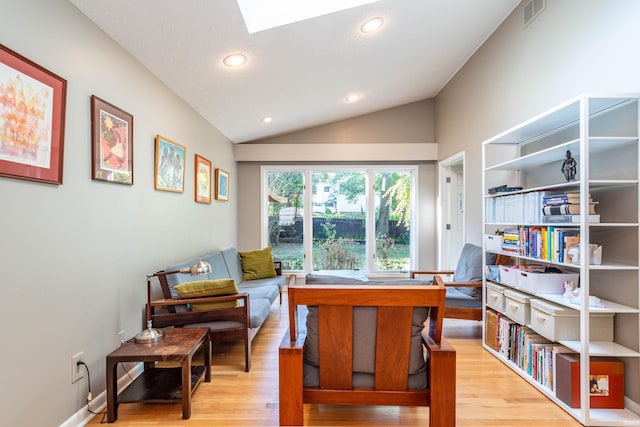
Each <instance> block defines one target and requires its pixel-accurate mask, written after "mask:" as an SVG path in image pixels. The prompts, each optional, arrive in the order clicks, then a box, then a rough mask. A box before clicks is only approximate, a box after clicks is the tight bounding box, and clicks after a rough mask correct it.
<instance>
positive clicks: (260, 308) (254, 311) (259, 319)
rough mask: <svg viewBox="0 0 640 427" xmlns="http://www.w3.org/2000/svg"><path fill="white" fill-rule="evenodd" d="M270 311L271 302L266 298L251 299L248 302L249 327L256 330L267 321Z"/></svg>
mask: <svg viewBox="0 0 640 427" xmlns="http://www.w3.org/2000/svg"><path fill="white" fill-rule="evenodd" d="M270 310H271V301H269V300H268V299H267V298H252V299H251V300H250V301H249V325H250V327H251V328H257V327H259V326H260V325H262V323H263V322H264V321H265V320H266V319H267V317H268V316H269V311H270Z"/></svg>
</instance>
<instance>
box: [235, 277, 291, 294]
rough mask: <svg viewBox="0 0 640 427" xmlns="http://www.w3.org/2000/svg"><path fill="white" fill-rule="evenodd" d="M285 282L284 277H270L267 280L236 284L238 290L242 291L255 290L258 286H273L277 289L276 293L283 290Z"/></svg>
mask: <svg viewBox="0 0 640 427" xmlns="http://www.w3.org/2000/svg"><path fill="white" fill-rule="evenodd" d="M286 282H287V278H286V277H285V276H276V277H270V278H268V279H256V280H246V281H242V282H240V283H238V288H239V289H240V290H241V291H242V290H244V289H249V288H255V287H260V286H268V287H272V286H275V287H277V288H278V291H281V290H282V289H284V285H285V283H286Z"/></svg>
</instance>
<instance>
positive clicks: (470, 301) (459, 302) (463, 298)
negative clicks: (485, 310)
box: [446, 287, 482, 308]
mask: <svg viewBox="0 0 640 427" xmlns="http://www.w3.org/2000/svg"><path fill="white" fill-rule="evenodd" d="M460 289H464V288H461V287H456V288H454V287H447V295H446V299H447V303H446V305H447V307H464V308H480V307H482V299H477V298H474V297H472V296H471V295H469V294H465V293H464V292H460Z"/></svg>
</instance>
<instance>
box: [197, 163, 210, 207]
mask: <svg viewBox="0 0 640 427" xmlns="http://www.w3.org/2000/svg"><path fill="white" fill-rule="evenodd" d="M195 164H196V166H195V200H196V202H198V203H211V162H210V161H209V160H207V159H205V158H204V157H202V156H200V155H198V154H196V155H195Z"/></svg>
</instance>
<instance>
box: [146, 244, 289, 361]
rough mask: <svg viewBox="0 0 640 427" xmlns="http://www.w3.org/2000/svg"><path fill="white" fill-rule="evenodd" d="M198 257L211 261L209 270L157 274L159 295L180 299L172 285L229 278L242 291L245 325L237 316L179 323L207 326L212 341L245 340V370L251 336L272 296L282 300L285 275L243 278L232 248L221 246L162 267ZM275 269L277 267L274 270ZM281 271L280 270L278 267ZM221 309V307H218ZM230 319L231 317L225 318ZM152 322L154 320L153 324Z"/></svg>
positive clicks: (169, 268)
mask: <svg viewBox="0 0 640 427" xmlns="http://www.w3.org/2000/svg"><path fill="white" fill-rule="evenodd" d="M199 260H203V261H206V262H208V263H209V264H210V265H211V273H209V274H205V275H201V276H190V275H188V274H170V275H166V276H164V275H160V276H158V279H159V281H160V285H161V288H162V293H163V297H164V298H165V299H177V300H179V299H180V295H179V294H178V292H177V290H176V289H175V286H177V285H179V284H181V283H186V282H194V281H200V280H215V279H225V278H231V279H233V280H234V281H235V283H236V285H237V286H238V290H239V295H243V294H246V295H247V296H248V298H247V299H246V301H247V310H246V311H247V313H246V315H247V316H248V322H246V323H248V325H247V326H245V324H244V323H245V322H244V321H243V319H242V318H241V317H238V318H233V317H229V316H227V317H228V318H224V317H221V318H220V319H219V320H214V321H207V322H195V323H189V324H180V325H179V326H182V327H191V328H194V327H208V328H209V329H210V330H211V338H212V342H214V343H215V342H224V341H235V340H238V339H244V340H245V359H246V360H245V370H246V371H249V370H250V359H251V340H253V337H254V336H255V335H256V334H257V332H258V331H259V329H260V327H261V326H262V324H263V323H264V321H265V320H266V319H267V317H268V316H269V313H270V310H271V305H272V304H273V302H274V301H275V300H276V299H278V298H279V299H280V303H282V290H283V288H284V286H285V280H286V278H285V277H284V276H282V275H276V277H273V278H267V279H256V280H243V277H242V276H243V272H242V265H241V261H240V256H239V254H238V251H237V250H236V249H235V248H229V249H225V250H223V251H214V252H211V253H208V254H204V255H202V256H200V257H197V258H192V259H189V260H185V261H182V262H179V263H177V264H173V265H169V266H167V267H166V268H165V270H164V271H175V270H180V269H181V268H184V267H189V266H191V265H193V264H194V263H196V262H197V261H199ZM276 271H277V272H278V270H276ZM280 273H281V271H280ZM169 310H170V311H173V312H178V313H179V312H181V311H182V312H184V311H189V306H187V305H176V306H175V307H173V306H172V307H170V309H169ZM220 311H221V312H222V310H220ZM229 319H231V320H229ZM155 323H156V322H155V321H154V324H155Z"/></svg>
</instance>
